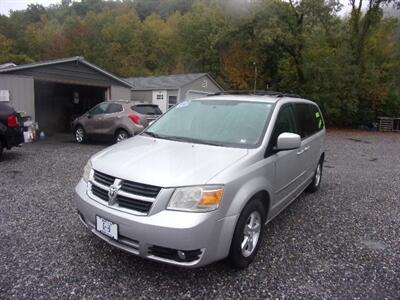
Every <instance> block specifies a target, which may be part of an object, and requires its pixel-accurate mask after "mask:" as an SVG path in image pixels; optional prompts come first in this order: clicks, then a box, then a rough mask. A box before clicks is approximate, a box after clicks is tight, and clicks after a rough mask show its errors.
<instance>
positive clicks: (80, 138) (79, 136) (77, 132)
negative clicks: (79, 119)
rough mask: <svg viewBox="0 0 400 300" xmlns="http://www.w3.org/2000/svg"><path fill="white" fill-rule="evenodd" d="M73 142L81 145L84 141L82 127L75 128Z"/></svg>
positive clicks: (84, 136) (84, 135)
mask: <svg viewBox="0 0 400 300" xmlns="http://www.w3.org/2000/svg"><path fill="white" fill-rule="evenodd" d="M75 141H77V142H78V143H79V144H82V143H84V142H85V141H86V133H85V130H84V129H83V127H82V126H78V127H76V128H75Z"/></svg>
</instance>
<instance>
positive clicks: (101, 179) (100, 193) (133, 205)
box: [91, 171, 161, 214]
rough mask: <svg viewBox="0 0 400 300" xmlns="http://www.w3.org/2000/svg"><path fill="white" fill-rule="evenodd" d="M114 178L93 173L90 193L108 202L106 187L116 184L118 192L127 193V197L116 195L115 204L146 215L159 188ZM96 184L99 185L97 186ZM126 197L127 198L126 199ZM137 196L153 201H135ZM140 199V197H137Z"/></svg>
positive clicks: (97, 172) (96, 172)
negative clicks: (119, 186) (118, 185)
mask: <svg viewBox="0 0 400 300" xmlns="http://www.w3.org/2000/svg"><path fill="white" fill-rule="evenodd" d="M116 179H117V178H116V177H114V176H110V175H107V174H104V173H101V172H99V171H94V174H93V180H94V181H93V183H92V185H91V186H92V187H91V192H92V194H93V195H94V196H96V197H98V198H100V199H101V200H104V201H107V202H108V200H109V199H108V187H109V186H111V185H112V184H114V182H116V183H117V184H120V185H121V188H120V190H121V191H123V192H125V193H127V194H128V195H124V196H122V195H120V194H119V193H118V194H117V198H116V201H115V202H116V203H117V204H118V205H119V206H120V207H124V208H127V209H132V210H135V211H137V212H140V213H145V214H147V213H148V212H149V211H150V209H151V206H152V205H153V202H154V200H155V198H156V197H157V195H158V193H159V192H160V191H161V187H158V186H153V185H148V184H142V183H137V182H132V181H127V180H126V181H125V180H119V179H118V180H117V181H116ZM98 184H101V186H99V185H98ZM105 186H106V187H107V188H106V187H105ZM127 196H128V197H127ZM138 196H142V197H147V198H152V199H154V200H153V201H145V200H141V199H136V198H138ZM139 198H140V197H139Z"/></svg>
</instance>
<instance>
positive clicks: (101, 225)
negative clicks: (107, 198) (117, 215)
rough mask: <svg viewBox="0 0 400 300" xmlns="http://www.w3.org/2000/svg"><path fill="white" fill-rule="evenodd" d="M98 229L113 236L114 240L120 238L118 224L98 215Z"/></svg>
mask: <svg viewBox="0 0 400 300" xmlns="http://www.w3.org/2000/svg"><path fill="white" fill-rule="evenodd" d="M96 230H97V231H100V232H101V233H103V234H105V235H107V236H109V237H111V238H113V239H114V240H118V224H115V223H113V222H110V221H108V220H106V219H104V218H102V217H99V216H96Z"/></svg>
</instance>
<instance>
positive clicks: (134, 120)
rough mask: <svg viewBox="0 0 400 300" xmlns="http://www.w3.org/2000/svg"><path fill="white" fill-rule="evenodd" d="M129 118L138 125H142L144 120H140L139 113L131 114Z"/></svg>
mask: <svg viewBox="0 0 400 300" xmlns="http://www.w3.org/2000/svg"><path fill="white" fill-rule="evenodd" d="M129 119H131V120H132V122H133V123H135V124H136V125H142V121H140V117H139V116H138V115H135V114H133V115H129Z"/></svg>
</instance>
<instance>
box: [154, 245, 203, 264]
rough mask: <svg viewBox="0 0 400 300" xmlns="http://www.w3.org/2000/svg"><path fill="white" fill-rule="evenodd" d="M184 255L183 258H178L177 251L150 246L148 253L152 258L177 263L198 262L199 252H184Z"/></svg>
mask: <svg viewBox="0 0 400 300" xmlns="http://www.w3.org/2000/svg"><path fill="white" fill-rule="evenodd" d="M182 252H184V253H185V258H180V257H179V256H178V250H176V249H171V248H166V247H161V246H151V247H150V248H149V253H150V254H151V255H154V256H158V257H161V258H166V259H170V260H174V261H178V262H192V261H195V260H198V259H199V258H200V256H201V250H200V249H196V250H185V251H182Z"/></svg>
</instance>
